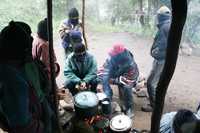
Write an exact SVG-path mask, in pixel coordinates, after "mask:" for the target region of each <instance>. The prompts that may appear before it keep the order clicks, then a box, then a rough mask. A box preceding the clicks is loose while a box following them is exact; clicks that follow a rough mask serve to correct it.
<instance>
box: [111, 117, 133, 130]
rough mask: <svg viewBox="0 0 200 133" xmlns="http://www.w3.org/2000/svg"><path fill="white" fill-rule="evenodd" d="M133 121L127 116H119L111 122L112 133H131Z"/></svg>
mask: <svg viewBox="0 0 200 133" xmlns="http://www.w3.org/2000/svg"><path fill="white" fill-rule="evenodd" d="M131 127H132V120H131V119H130V118H129V117H128V116H126V115H123V114H121V115H117V116H115V117H113V118H112V119H111V120H110V131H111V133H130V132H131Z"/></svg>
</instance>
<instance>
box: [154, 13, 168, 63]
mask: <svg viewBox="0 0 200 133" xmlns="http://www.w3.org/2000/svg"><path fill="white" fill-rule="evenodd" d="M157 19H158V24H157V27H158V32H157V34H156V36H155V38H154V42H153V45H152V47H151V56H152V57H153V58H155V59H156V60H164V59H165V57H166V48H167V39H168V33H169V29H170V24H171V14H170V13H165V14H158V15H157Z"/></svg>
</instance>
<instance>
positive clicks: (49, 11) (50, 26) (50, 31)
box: [47, 0, 61, 133]
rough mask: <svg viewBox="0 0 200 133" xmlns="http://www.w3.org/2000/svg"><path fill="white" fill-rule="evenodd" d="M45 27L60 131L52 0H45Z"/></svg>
mask: <svg viewBox="0 0 200 133" xmlns="http://www.w3.org/2000/svg"><path fill="white" fill-rule="evenodd" d="M47 25H48V27H47V29H48V41H49V55H50V70H51V71H50V72H51V92H52V94H53V99H52V104H53V105H52V106H53V109H54V112H55V114H56V116H55V117H56V124H57V125H56V127H57V128H58V129H59V131H58V132H59V133H61V128H60V124H59V117H58V104H57V103H58V102H57V94H56V92H57V91H56V89H57V88H56V81H55V66H54V56H53V55H54V54H53V51H54V50H53V24H52V0H47Z"/></svg>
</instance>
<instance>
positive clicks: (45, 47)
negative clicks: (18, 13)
mask: <svg viewBox="0 0 200 133" xmlns="http://www.w3.org/2000/svg"><path fill="white" fill-rule="evenodd" d="M32 45H33V48H32V56H33V59H39V60H41V61H42V62H43V63H44V65H45V66H46V68H47V70H48V77H49V79H50V75H51V74H50V72H51V71H50V59H49V58H50V55H49V42H48V31H47V18H45V19H43V20H41V21H40V22H39V23H38V27H37V34H36V35H35V36H34V40H33V44H32ZM52 53H53V62H54V64H55V73H56V76H58V74H59V71H60V66H59V64H58V62H57V59H56V55H55V52H54V50H53V52H52Z"/></svg>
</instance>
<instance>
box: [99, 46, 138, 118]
mask: <svg viewBox="0 0 200 133" xmlns="http://www.w3.org/2000/svg"><path fill="white" fill-rule="evenodd" d="M138 76H139V70H138V67H137V64H136V62H135V60H134V57H133V54H132V53H131V52H130V51H129V50H128V49H127V48H125V47H124V45H123V44H121V43H116V44H114V45H113V47H112V48H111V50H110V51H109V55H108V58H107V59H106V62H105V63H104V65H103V67H102V70H100V71H99V77H100V80H101V82H102V85H103V91H104V92H105V94H106V95H107V97H108V98H109V99H110V100H112V96H113V92H112V89H111V86H110V84H116V85H117V86H118V88H119V91H120V94H122V95H121V96H122V101H123V102H124V105H125V113H126V114H127V115H128V116H130V117H132V116H133V96H132V88H133V87H135V85H136V82H137V79H138Z"/></svg>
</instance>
